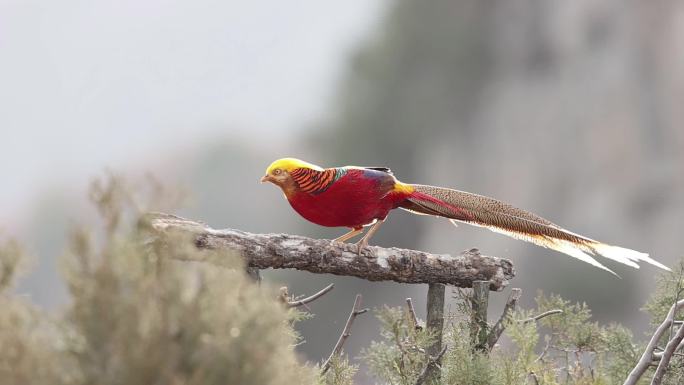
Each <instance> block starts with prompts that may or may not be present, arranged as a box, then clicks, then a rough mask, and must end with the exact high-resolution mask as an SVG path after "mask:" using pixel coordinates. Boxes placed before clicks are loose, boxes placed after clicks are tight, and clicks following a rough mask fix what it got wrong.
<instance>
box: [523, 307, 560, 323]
mask: <svg viewBox="0 0 684 385" xmlns="http://www.w3.org/2000/svg"><path fill="white" fill-rule="evenodd" d="M554 314H563V310H561V309H553V310H549V311H545V312H543V313H541V314H537V315H536V316H534V317H532V318H527V319H524V320H521V321H520V322H523V323H528V322H535V321H539V320H540V319H542V318H545V317H548V316H550V315H554Z"/></svg>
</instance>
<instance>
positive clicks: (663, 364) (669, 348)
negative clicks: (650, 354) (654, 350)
mask: <svg viewBox="0 0 684 385" xmlns="http://www.w3.org/2000/svg"><path fill="white" fill-rule="evenodd" d="M682 340H684V327H680V328H679V330H677V334H675V336H674V338H672V339H671V340H670V341H669V342H668V343H667V345H666V346H665V350H664V351H663V355H662V356H661V357H660V363H659V364H658V369H656V372H655V374H654V375H653V379H652V380H651V385H660V384H661V383H662V382H663V377H664V376H665V372H666V371H667V367H668V366H669V365H670V360H671V359H672V355H674V353H675V351H677V348H678V347H679V345H680V344H681V342H682Z"/></svg>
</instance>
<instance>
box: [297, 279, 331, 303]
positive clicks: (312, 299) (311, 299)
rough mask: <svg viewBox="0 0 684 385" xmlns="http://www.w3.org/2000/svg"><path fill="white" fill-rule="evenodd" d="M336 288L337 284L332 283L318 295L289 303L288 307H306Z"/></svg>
mask: <svg viewBox="0 0 684 385" xmlns="http://www.w3.org/2000/svg"><path fill="white" fill-rule="evenodd" d="M334 286H335V284H334V283H331V284H330V285H328V286H326V287H324V288H323V289H322V290H321V291H319V292H318V293H316V294H314V295H311V296H309V297H306V298H303V299H300V300H295V301H288V302H287V305H286V306H287V307H298V306H302V305H304V306H305V305H306V304H307V303H309V302H313V301H315V300H317V299H318V298H320V297H322V296H323V295H325V294H326V293H327V292H329V291H330V290H332V289H333V287H334Z"/></svg>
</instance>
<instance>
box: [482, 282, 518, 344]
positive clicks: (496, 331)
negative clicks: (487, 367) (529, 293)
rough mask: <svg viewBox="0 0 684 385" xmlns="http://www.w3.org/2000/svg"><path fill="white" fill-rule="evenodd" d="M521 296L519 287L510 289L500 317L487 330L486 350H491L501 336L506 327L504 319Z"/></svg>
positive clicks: (516, 304) (514, 307) (511, 311)
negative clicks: (488, 330) (490, 328)
mask: <svg viewBox="0 0 684 385" xmlns="http://www.w3.org/2000/svg"><path fill="white" fill-rule="evenodd" d="M521 296H522V290H521V289H518V288H514V289H512V290H511V294H510V295H509V296H508V300H507V301H506V305H505V306H504V309H503V312H502V313H501V317H499V320H498V321H496V323H495V324H494V326H493V327H492V330H491V331H490V332H489V335H488V336H487V349H488V350H492V349H493V348H494V345H496V342H497V341H499V338H501V334H503V332H504V329H505V328H506V320H507V319H508V317H509V316H510V315H511V314H512V313H513V312H514V311H515V309H516V308H517V307H518V301H519V300H520V297H521Z"/></svg>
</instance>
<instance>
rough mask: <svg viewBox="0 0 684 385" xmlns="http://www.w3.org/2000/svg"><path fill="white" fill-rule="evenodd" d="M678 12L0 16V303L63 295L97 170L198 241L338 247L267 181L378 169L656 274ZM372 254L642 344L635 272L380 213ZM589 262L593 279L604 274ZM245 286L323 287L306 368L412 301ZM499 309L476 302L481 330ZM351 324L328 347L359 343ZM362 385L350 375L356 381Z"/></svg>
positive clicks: (300, 276)
mask: <svg viewBox="0 0 684 385" xmlns="http://www.w3.org/2000/svg"><path fill="white" fill-rule="evenodd" d="M682 100H684V3H680V2H668V1H654V2H628V3H625V2H622V1H617V0H609V1H603V2H594V1H588V0H581V1H574V2H546V1H539V0H509V1H481V0H479V1H478V0H462V1H447V0H439V1H431V2H414V1H410V0H393V1H389V0H385V1H360V0H352V1H345V2H336V3H327V2H316V1H311V0H303V1H296V2H288V3H278V2H270V1H252V2H237V1H196V2H192V3H191V2H180V1H160V0H157V1H148V2H143V3H141V2H136V1H128V0H126V1H119V2H106V1H90V2H81V1H59V2H50V1H15V0H0V106H1V107H0V130H2V131H1V133H2V136H1V138H2V140H0V174H2V175H3V177H4V178H3V181H4V185H3V186H2V188H0V231H2V232H3V233H5V234H10V235H15V236H17V237H19V238H20V239H21V240H23V242H24V244H25V245H26V247H27V248H28V249H29V250H30V251H31V252H32V254H33V255H34V256H35V258H34V261H33V270H32V272H31V274H29V275H28V276H27V277H26V278H25V279H24V281H23V284H22V285H21V287H20V290H21V292H22V293H25V294H26V295H28V296H30V298H31V299H32V300H33V301H34V302H36V303H38V304H40V305H41V306H46V307H51V308H58V307H60V306H63V305H64V303H65V301H66V292H65V290H64V287H63V285H62V283H61V281H60V277H59V268H58V265H59V258H60V255H61V254H62V253H63V250H64V244H63V241H64V239H65V237H64V236H65V234H66V233H67V231H68V229H69V226H70V225H72V224H74V223H77V222H79V221H83V220H88V218H91V217H92V213H91V212H90V211H91V209H90V208H89V206H88V204H87V202H86V199H85V197H86V192H87V189H88V185H89V183H90V181H91V180H92V178H93V177H97V176H101V175H103V173H104V172H105V170H113V171H114V172H117V173H120V174H124V175H131V177H133V178H135V177H140V176H142V175H144V174H146V173H151V174H154V175H156V176H158V177H159V178H160V179H162V180H164V181H165V182H167V183H169V184H171V185H178V186H182V187H183V188H185V189H186V190H187V191H188V192H189V194H190V197H191V199H190V200H189V203H188V205H187V206H186V207H184V208H183V209H182V210H180V211H178V212H177V214H179V215H182V216H186V217H190V218H193V219H196V220H201V221H204V222H206V223H208V224H210V225H211V226H212V227H215V228H222V227H234V228H239V229H242V230H246V231H253V232H288V233H296V234H301V235H307V236H313V237H328V238H332V237H336V236H338V235H340V234H341V233H342V232H344V231H345V229H325V228H320V227H317V226H315V225H313V224H310V223H308V222H306V221H305V220H303V219H301V218H300V217H299V216H298V215H297V214H296V213H294V211H293V210H292V209H291V208H290V207H289V205H288V204H287V202H286V201H285V200H284V199H283V197H282V193H280V192H279V191H277V190H276V189H275V188H274V187H273V186H270V185H268V186H267V185H260V184H259V183H258V180H259V178H260V177H261V176H262V175H263V172H264V170H265V168H266V166H267V165H268V164H269V163H270V162H271V161H272V160H274V159H276V158H280V157H283V156H294V157H299V158H302V159H305V160H308V161H310V162H313V163H316V164H319V165H322V166H338V165H347V164H355V165H361V166H364V165H367V166H388V167H391V168H392V170H393V171H394V173H395V174H396V176H397V177H398V178H399V179H400V180H402V181H405V182H412V183H424V184H434V185H440V186H445V187H453V188H457V189H461V190H466V191H471V192H476V193H480V194H484V195H490V196H493V197H496V198H499V199H502V200H504V201H507V202H510V203H512V204H514V205H517V206H519V207H522V208H525V209H529V210H531V211H533V212H535V213H538V214H540V215H543V216H545V217H546V218H548V219H550V220H552V221H554V222H556V223H558V224H560V225H562V226H564V227H566V228H568V229H570V230H572V231H575V232H578V233H581V234H585V235H587V236H589V237H592V238H595V239H598V240H601V241H604V242H607V243H612V244H616V245H620V246H624V247H629V248H633V249H636V250H639V251H644V252H648V253H650V254H651V255H652V256H654V257H655V258H656V259H658V260H660V261H661V262H663V263H665V264H669V265H674V264H675V263H676V261H678V260H679V259H680V258H681V257H682V252H681V245H680V243H681V242H680V237H681V229H682V228H683V227H684V219H682V218H684V200H682V198H681V197H682V196H684V109H682V108H681V103H682ZM374 242H375V244H378V245H382V246H398V247H407V248H414V249H420V250H426V251H431V252H436V253H455V252H458V251H461V250H464V249H468V248H471V247H478V248H480V249H481V251H482V252H483V253H484V254H487V255H494V256H499V257H506V258H510V259H512V260H513V261H514V264H515V267H516V271H517V276H516V278H515V279H514V280H513V282H512V283H511V287H521V288H522V289H523V293H524V294H523V301H522V302H523V305H524V306H529V305H531V304H532V302H533V301H532V300H533V297H534V296H535V295H536V292H537V290H543V291H544V292H546V293H551V292H553V293H558V294H561V295H562V296H564V297H566V298H568V299H571V300H575V301H585V302H587V303H588V304H589V306H590V307H591V309H592V310H593V313H594V315H595V319H596V320H598V321H600V322H606V323H607V322H611V321H616V322H621V323H623V324H624V325H625V326H628V327H630V328H632V330H633V331H634V332H635V335H637V336H641V335H642V333H643V332H645V331H646V330H647V328H648V325H647V317H646V315H645V314H644V313H642V312H640V311H639V308H640V307H641V306H642V305H643V303H644V301H645V300H646V298H648V296H649V294H650V292H651V290H652V289H653V287H654V286H655V284H654V280H653V278H654V276H655V275H656V274H657V273H658V272H657V271H656V270H655V269H654V268H652V267H650V266H645V267H644V268H642V269H641V270H633V269H631V268H629V267H623V266H618V265H615V264H613V263H610V262H605V263H606V265H607V266H609V267H610V268H612V269H614V270H615V271H616V272H617V273H618V274H620V275H621V276H622V278H623V279H621V280H618V279H615V278H614V277H612V276H611V275H609V274H607V273H605V272H603V271H600V270H598V269H594V268H592V267H591V266H589V265H587V264H585V263H582V262H580V261H577V260H574V259H571V258H569V257H566V256H564V255H562V254H559V253H556V252H552V251H549V250H545V249H541V248H539V247H536V246H533V245H530V244H526V243H523V242H520V241H516V240H513V239H510V238H506V237H503V236H501V235H498V234H494V233H490V232H488V231H486V230H483V229H479V228H472V227H469V226H467V225H461V226H459V227H458V228H455V227H454V226H452V225H451V224H449V222H447V221H446V220H439V219H434V218H429V217H418V216H412V215H411V214H409V213H405V212H396V213H392V214H390V217H389V220H388V222H387V223H386V224H385V225H384V226H383V228H382V229H381V230H380V231H379V232H378V233H377V235H376V236H375V237H374ZM601 262H604V261H603V260H602V261H601ZM263 275H264V276H265V280H266V281H271V282H274V283H275V284H276V285H287V286H288V287H289V291H290V292H291V293H295V294H310V293H312V292H315V291H317V290H319V289H320V288H322V287H323V286H325V285H326V284H328V283H330V282H335V284H336V288H335V290H334V291H333V292H332V293H330V294H328V295H327V296H326V297H324V298H322V299H320V300H318V301H317V302H316V303H314V304H313V305H312V306H311V308H312V312H313V313H314V314H315V317H314V318H313V319H311V320H308V321H305V322H303V323H301V324H300V325H299V328H300V330H301V333H302V334H303V336H304V339H305V340H306V343H305V344H303V345H301V346H300V347H299V350H300V351H301V352H302V354H303V355H305V356H306V357H307V359H309V360H312V361H319V360H321V359H322V358H323V357H326V356H327V355H328V354H329V352H330V349H331V348H332V346H333V345H334V343H335V341H336V339H337V337H338V335H339V332H340V329H341V328H342V326H343V324H344V321H345V320H346V316H347V314H348V312H349V310H350V308H351V305H352V303H353V298H354V295H355V294H356V293H361V294H363V295H364V302H365V304H366V305H367V306H381V305H382V304H388V305H391V306H401V305H402V304H403V302H404V299H405V298H406V297H409V296H410V297H413V298H414V300H415V303H416V306H417V307H418V309H417V310H418V311H419V316H420V317H422V318H424V314H425V310H424V305H425V293H426V291H427V287H426V286H422V285H399V284H392V283H370V282H366V281H363V280H359V279H356V278H347V277H336V276H323V275H314V274H310V273H305V272H297V271H266V272H264V274H263ZM507 295H508V292H507V291H505V292H503V293H493V294H492V297H493V298H492V305H491V308H490V314H491V317H492V318H494V317H497V316H498V314H499V312H500V304H501V303H502V302H503V301H504V300H505V298H506V297H507ZM377 333H378V325H377V323H376V322H375V321H374V320H373V319H372V317H370V316H364V317H361V318H359V319H358V320H357V321H356V323H355V328H354V333H353V336H352V337H351V338H350V339H349V341H348V343H347V345H346V349H347V350H348V351H349V352H350V356H351V357H354V356H355V355H356V354H357V353H358V351H359V349H360V348H361V347H363V346H367V345H368V341H369V340H370V339H374V338H377ZM359 379H360V381H362V382H363V381H364V379H363V376H362V375H360V376H359Z"/></svg>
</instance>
